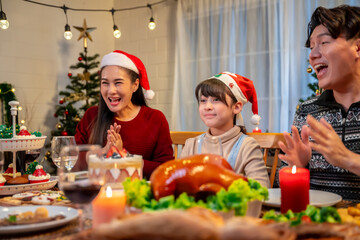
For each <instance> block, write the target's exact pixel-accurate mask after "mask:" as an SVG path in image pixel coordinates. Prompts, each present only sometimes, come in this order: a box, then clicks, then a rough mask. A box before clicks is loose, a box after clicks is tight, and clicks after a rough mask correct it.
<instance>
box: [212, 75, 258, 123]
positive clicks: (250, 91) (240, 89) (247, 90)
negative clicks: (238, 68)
mask: <svg viewBox="0 0 360 240" xmlns="http://www.w3.org/2000/svg"><path fill="white" fill-rule="evenodd" d="M211 79H218V80H220V81H222V82H223V83H224V84H225V85H226V86H227V87H228V88H229V89H230V90H231V92H232V93H233V94H234V96H235V98H236V100H237V101H238V102H241V103H242V104H243V105H244V104H245V103H247V102H251V103H252V108H251V110H252V112H253V114H254V115H253V116H252V117H251V123H252V124H254V125H259V124H260V119H261V117H260V116H259V115H258V103H257V97H256V91H255V87H254V83H253V82H252V81H251V80H250V79H248V78H246V77H243V76H240V75H238V74H235V73H229V72H221V73H219V74H217V75H215V76H213V77H211ZM237 122H238V124H240V125H242V126H244V120H243V118H242V116H241V113H239V114H238V116H237Z"/></svg>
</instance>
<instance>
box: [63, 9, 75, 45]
mask: <svg viewBox="0 0 360 240" xmlns="http://www.w3.org/2000/svg"><path fill="white" fill-rule="evenodd" d="M61 8H62V9H63V10H64V13H65V17H66V25H65V32H64V38H65V39H66V40H70V39H71V38H72V36H73V34H72V32H71V29H70V25H69V23H68V16H67V13H66V10H67V9H68V7H66V6H65V4H64V6H62V7H61Z"/></svg>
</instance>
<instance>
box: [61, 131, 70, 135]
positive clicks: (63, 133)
mask: <svg viewBox="0 0 360 240" xmlns="http://www.w3.org/2000/svg"><path fill="white" fill-rule="evenodd" d="M68 135H69V134H68V132H67V131H62V132H61V136H68Z"/></svg>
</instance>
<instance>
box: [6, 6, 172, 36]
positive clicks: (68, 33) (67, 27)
mask: <svg viewBox="0 0 360 240" xmlns="http://www.w3.org/2000/svg"><path fill="white" fill-rule="evenodd" d="M1 1H2V0H0V29H3V30H6V29H8V28H9V25H10V24H9V21H8V20H7V17H6V14H5V12H4V11H3V8H2V3H1ZM23 1H25V2H28V3H32V4H37V5H41V6H44V7H51V8H58V9H60V10H62V11H63V12H64V14H65V18H66V24H65V31H64V38H65V39H66V40H70V39H71V38H72V36H73V34H72V32H71V27H70V25H69V20H68V16H67V12H68V11H77V12H80V11H81V12H109V13H111V16H112V20H113V35H114V37H115V38H120V37H121V32H120V30H119V28H118V26H117V25H116V24H115V19H114V14H115V13H116V12H121V11H129V10H135V9H141V8H148V9H149V10H150V13H151V17H150V19H149V23H148V28H149V29H150V30H154V29H155V27H156V24H155V19H154V15H153V8H152V7H153V6H155V5H159V4H162V3H164V2H166V1H168V0H161V1H158V2H154V3H151V4H149V3H148V4H146V5H142V6H135V7H129V8H121V9H114V8H112V9H83V8H72V7H69V6H66V5H65V4H64V5H62V6H59V5H53V4H47V3H41V2H37V1H33V0H23Z"/></svg>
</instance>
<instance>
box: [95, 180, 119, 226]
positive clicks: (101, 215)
mask: <svg viewBox="0 0 360 240" xmlns="http://www.w3.org/2000/svg"><path fill="white" fill-rule="evenodd" d="M125 204H126V196H125V192H124V191H123V190H112V189H111V187H109V186H108V187H107V188H106V190H104V188H102V189H101V191H100V193H99V194H98V196H97V197H96V198H95V199H94V201H93V202H92V212H93V222H92V224H93V227H96V226H98V225H100V224H102V223H107V222H110V221H111V220H112V219H113V218H116V217H117V216H120V215H122V214H124V211H125Z"/></svg>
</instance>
